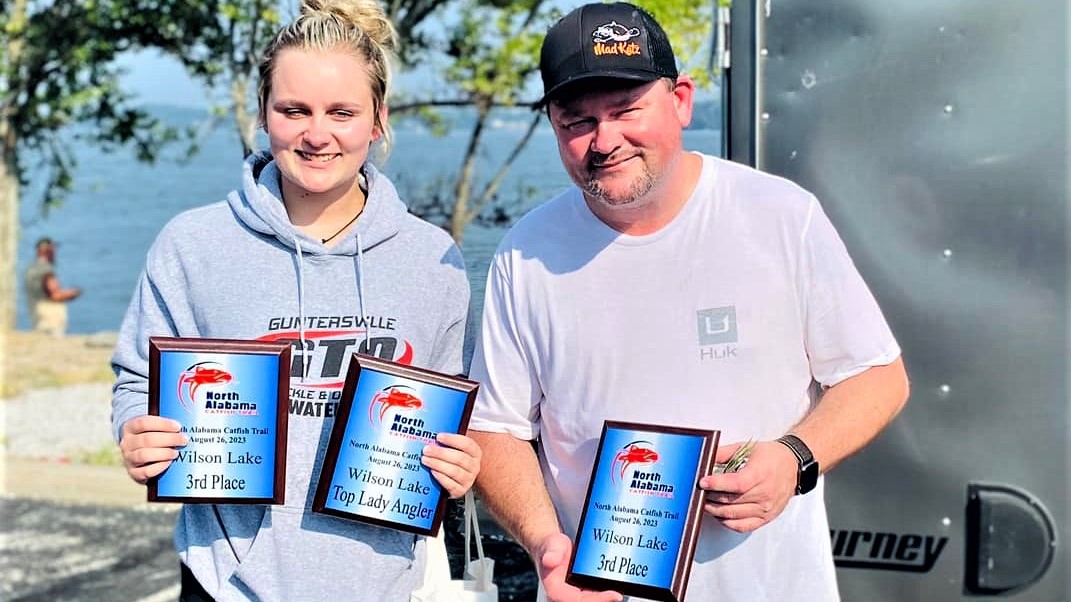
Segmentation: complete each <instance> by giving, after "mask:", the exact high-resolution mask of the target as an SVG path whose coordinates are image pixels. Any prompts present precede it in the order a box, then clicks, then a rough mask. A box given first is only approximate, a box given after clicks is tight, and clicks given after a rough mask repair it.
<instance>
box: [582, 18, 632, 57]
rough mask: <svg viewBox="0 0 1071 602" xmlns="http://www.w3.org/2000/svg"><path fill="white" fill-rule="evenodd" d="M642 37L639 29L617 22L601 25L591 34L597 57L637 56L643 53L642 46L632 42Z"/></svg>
mask: <svg viewBox="0 0 1071 602" xmlns="http://www.w3.org/2000/svg"><path fill="white" fill-rule="evenodd" d="M638 35H640V30H639V28H638V27H632V28H629V27H625V26H624V25H621V24H619V23H618V22H617V21H610V22H609V23H606V24H604V25H600V26H598V27H596V28H595V30H594V31H592V32H591V40H592V41H593V42H595V47H594V48H593V50H594V52H595V56H603V55H607V54H609V55H624V56H636V55H637V54H640V53H641V52H642V49H641V48H640V45H639V44H637V43H636V42H631V41H630V40H631V39H632V38H634V37H636V36H638Z"/></svg>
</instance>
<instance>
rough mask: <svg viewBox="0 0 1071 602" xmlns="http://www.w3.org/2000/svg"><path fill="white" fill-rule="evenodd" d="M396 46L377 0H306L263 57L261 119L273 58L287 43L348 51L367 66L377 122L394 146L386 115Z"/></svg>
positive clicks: (259, 89)
mask: <svg viewBox="0 0 1071 602" xmlns="http://www.w3.org/2000/svg"><path fill="white" fill-rule="evenodd" d="M397 47H398V34H397V32H396V31H395V30H394V25H393V24H392V23H391V21H390V19H389V18H387V15H386V13H384V12H383V7H382V6H381V5H380V3H379V2H378V1H377V0H302V2H301V14H300V15H299V16H298V18H297V19H295V20H294V21H293V22H291V23H290V24H289V25H287V26H285V27H283V28H282V29H280V30H279V31H278V32H276V34H275V37H274V38H272V40H271V42H269V43H268V46H267V48H265V49H264V56H263V57H262V58H261V61H260V82H259V84H258V86H257V100H258V103H259V112H260V120H261V123H266V122H267V116H268V113H267V111H268V96H270V95H271V76H272V73H273V72H274V69H275V59H276V57H277V56H278V55H279V53H280V52H282V51H283V50H286V49H288V48H297V49H299V50H305V51H326V50H345V51H348V52H352V53H353V54H354V55H355V56H357V57H359V58H361V59H363V60H364V62H365V63H366V64H367V65H368V80H369V82H370V83H371V85H372V103H373V106H372V109H373V111H375V126H376V127H378V128H379V131H380V132H382V133H383V141H382V142H383V152H384V154H385V153H386V152H387V151H388V150H389V149H390V144H391V140H392V139H393V134H392V133H391V130H390V124H389V123H387V122H386V121H385V120H384V119H383V114H382V109H383V107H384V106H386V102H387V94H388V92H389V91H390V78H391V65H390V63H391V61H392V60H393V59H394V53H395V52H396V49H397Z"/></svg>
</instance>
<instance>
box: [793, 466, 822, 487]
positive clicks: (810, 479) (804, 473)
mask: <svg viewBox="0 0 1071 602" xmlns="http://www.w3.org/2000/svg"><path fill="white" fill-rule="evenodd" d="M817 484H818V462H814V461H811V462H807V463H806V464H804V465H802V466H800V482H799V486H798V488H797V489H798V492H799V493H807V492H808V491H810V490H812V489H814V486H815V485H817Z"/></svg>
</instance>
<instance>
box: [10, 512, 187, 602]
mask: <svg viewBox="0 0 1071 602" xmlns="http://www.w3.org/2000/svg"><path fill="white" fill-rule="evenodd" d="M0 514H2V515H3V517H4V520H3V521H2V523H0V600H7V601H10V602H69V601H86V602H90V601H106V600H116V601H118V600H123V601H129V602H165V601H173V600H175V599H177V598H178V591H179V587H178V556H177V555H176V554H175V551H174V548H173V547H172V543H171V532H172V528H173V526H174V524H175V508H174V507H173V506H166V507H164V506H159V507H153V508H115V507H110V506H97V505H92V504H68V503H57V502H43V501H40V500H26V499H15V498H10V497H4V498H0Z"/></svg>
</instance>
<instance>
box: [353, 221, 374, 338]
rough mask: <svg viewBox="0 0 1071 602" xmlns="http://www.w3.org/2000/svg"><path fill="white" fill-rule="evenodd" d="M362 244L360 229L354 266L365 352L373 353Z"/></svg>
mask: <svg viewBox="0 0 1071 602" xmlns="http://www.w3.org/2000/svg"><path fill="white" fill-rule="evenodd" d="M362 246H363V245H361V233H360V231H358V232H357V255H356V256H355V260H354V261H356V265H355V266H354V267H355V269H356V270H357V296H358V297H359V298H360V301H361V322H362V323H363V324H364V352H365V353H367V354H369V355H371V354H372V339H371V337H369V336H368V331H369V330H370V329H371V327H370V325H369V324H368V314H367V313H366V309H365V303H364V300H365V298H364V251H363V250H362Z"/></svg>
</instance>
